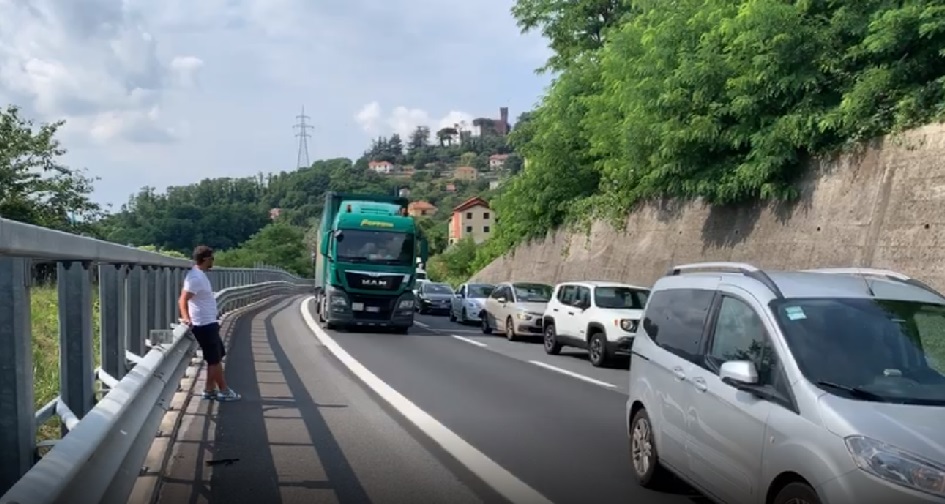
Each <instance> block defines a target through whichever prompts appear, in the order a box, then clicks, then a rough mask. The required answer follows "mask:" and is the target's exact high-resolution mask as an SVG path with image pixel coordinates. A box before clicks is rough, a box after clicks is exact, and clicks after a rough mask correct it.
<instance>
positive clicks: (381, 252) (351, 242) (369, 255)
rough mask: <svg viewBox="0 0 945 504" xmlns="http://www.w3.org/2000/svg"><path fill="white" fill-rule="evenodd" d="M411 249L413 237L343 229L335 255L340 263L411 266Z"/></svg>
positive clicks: (404, 234) (383, 232)
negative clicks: (336, 254)
mask: <svg viewBox="0 0 945 504" xmlns="http://www.w3.org/2000/svg"><path fill="white" fill-rule="evenodd" d="M413 248H414V240H413V235H410V234H407V233H398V232H392V231H366V230H364V229H345V230H343V231H342V236H341V239H340V240H338V245H337V253H338V260H339V261H342V262H356V263H358V262H359V263H377V264H389V265H396V266H413V265H414V250H413Z"/></svg>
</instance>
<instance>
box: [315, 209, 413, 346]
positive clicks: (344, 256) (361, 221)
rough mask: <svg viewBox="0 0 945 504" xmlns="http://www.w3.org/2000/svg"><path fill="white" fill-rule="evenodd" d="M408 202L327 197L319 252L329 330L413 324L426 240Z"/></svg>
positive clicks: (320, 303) (318, 285)
mask: <svg viewBox="0 0 945 504" xmlns="http://www.w3.org/2000/svg"><path fill="white" fill-rule="evenodd" d="M408 204H409V200H408V199H407V198H403V197H397V196H385V195H364V194H343V193H336V192H329V193H328V194H327V195H326V196H325V209H324V210H323V212H322V219H321V225H320V227H319V232H318V237H317V242H318V248H317V251H316V252H315V299H316V313H317V315H318V320H319V321H320V322H321V323H323V324H324V325H325V327H326V328H328V329H343V328H351V327H358V326H361V327H364V326H367V327H371V326H373V327H377V328H384V329H391V330H394V331H397V332H401V333H406V332H407V331H409V329H410V327H411V326H413V319H414V307H415V303H416V301H415V299H414V294H413V288H414V284H415V282H416V280H417V268H418V263H424V264H425V263H426V262H427V254H428V252H427V242H426V240H425V239H424V238H423V236H422V235H421V232H420V229H419V228H418V227H417V225H416V222H415V221H414V219H413V217H411V216H409V215H407V205H408Z"/></svg>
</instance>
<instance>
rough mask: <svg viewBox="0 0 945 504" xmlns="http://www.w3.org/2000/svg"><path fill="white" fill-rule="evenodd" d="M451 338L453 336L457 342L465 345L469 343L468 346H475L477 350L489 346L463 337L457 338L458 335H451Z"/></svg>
mask: <svg viewBox="0 0 945 504" xmlns="http://www.w3.org/2000/svg"><path fill="white" fill-rule="evenodd" d="M452 336H453V337H454V338H456V339H458V340H459V341H464V342H466V343H469V344H470V345H475V346H477V347H479V348H486V347H488V346H489V345H486V344H485V343H483V342H481V341H476V340H474V339H470V338H466V337H464V336H459V335H457V334H453V335H452Z"/></svg>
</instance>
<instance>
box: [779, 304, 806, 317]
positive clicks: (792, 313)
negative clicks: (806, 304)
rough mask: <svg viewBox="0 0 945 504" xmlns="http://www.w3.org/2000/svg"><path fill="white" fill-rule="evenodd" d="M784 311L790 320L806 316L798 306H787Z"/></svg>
mask: <svg viewBox="0 0 945 504" xmlns="http://www.w3.org/2000/svg"><path fill="white" fill-rule="evenodd" d="M784 313H786V314H787V318H788V319H790V320H804V319H806V318H807V315H804V310H802V309H801V307H800V306H788V307H787V308H785V309H784Z"/></svg>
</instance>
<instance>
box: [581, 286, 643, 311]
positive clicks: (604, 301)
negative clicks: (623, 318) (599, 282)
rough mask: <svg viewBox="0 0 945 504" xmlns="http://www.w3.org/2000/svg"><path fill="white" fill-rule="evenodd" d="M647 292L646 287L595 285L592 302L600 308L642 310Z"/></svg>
mask: <svg viewBox="0 0 945 504" xmlns="http://www.w3.org/2000/svg"><path fill="white" fill-rule="evenodd" d="M649 294H650V293H649V291H647V290H646V289H634V288H633V287H619V286H614V287H597V288H595V289H594V303H595V304H596V305H597V306H598V307H600V308H608V309H616V310H642V309H643V307H644V306H645V305H646V298H647V296H648V295H649Z"/></svg>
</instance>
